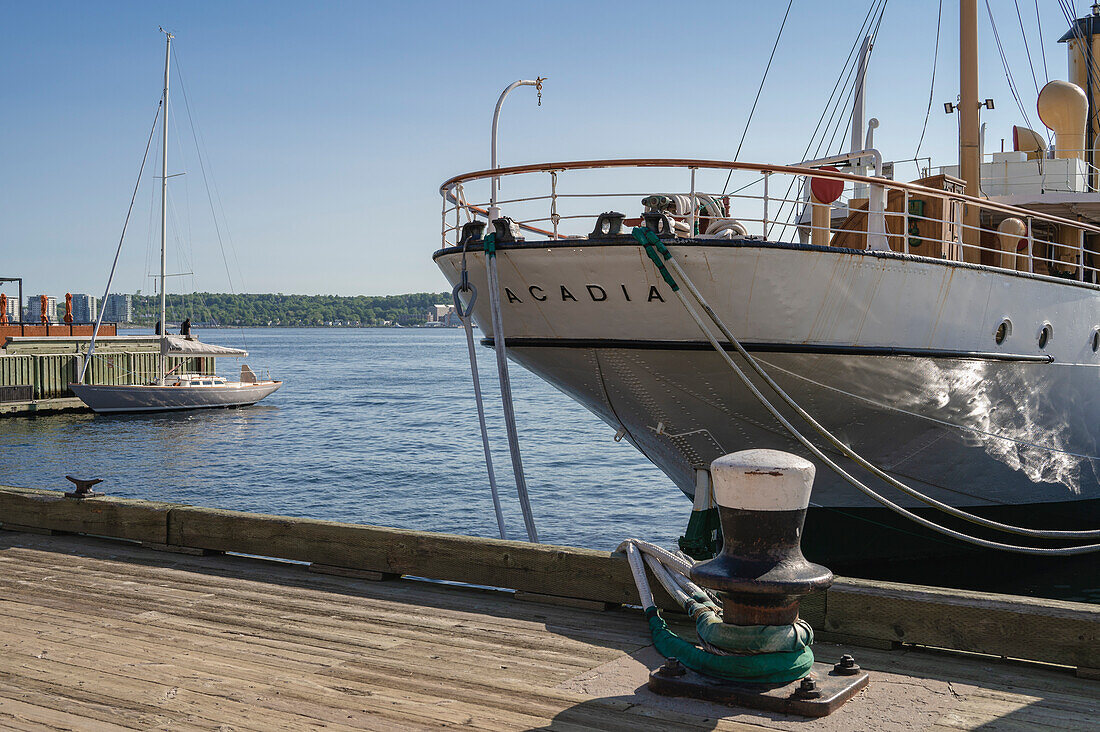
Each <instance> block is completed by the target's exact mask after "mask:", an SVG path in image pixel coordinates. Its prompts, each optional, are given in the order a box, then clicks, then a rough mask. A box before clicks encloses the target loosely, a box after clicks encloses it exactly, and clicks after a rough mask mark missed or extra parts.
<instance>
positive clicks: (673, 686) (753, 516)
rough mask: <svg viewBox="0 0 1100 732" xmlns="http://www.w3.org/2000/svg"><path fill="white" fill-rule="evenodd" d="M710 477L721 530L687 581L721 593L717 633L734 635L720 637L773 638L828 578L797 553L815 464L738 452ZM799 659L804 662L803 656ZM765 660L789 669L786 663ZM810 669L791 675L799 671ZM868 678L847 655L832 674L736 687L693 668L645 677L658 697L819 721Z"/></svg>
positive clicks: (820, 669) (817, 668)
mask: <svg viewBox="0 0 1100 732" xmlns="http://www.w3.org/2000/svg"><path fill="white" fill-rule="evenodd" d="M710 473H711V481H712V486H713V491H714V500H715V502H716V503H717V504H718V515H719V519H720V521H721V524H722V537H723V544H722V551H721V552H720V553H719V554H718V556H716V557H715V558H714V559H711V560H710V561H707V562H702V563H700V564H697V565H695V566H694V567H693V568H692V570H691V579H692V580H693V581H694V582H695V583H696V584H698V585H700V586H702V587H705V588H707V589H710V590H715V591H717V592H718V596H719V598H720V599H721V601H722V626H723V627H726V626H727V625H728V626H733V627H731V628H730V630H731V631H734V630H736V631H737V632H731V633H728V634H725V635H727V636H728V637H731V638H736V637H740V636H743V635H753V634H757V635H761V634H762V635H765V636H767V635H769V634H771V632H772V629H771V628H768V627H767V626H772V627H773V628H774V630H775V631H776V632H777V633H778V632H779V631H780V630H783V631H786V630H788V629H789V628H790V626H792V625H793V624H795V623H796V622H801V621H799V616H798V609H799V602H800V600H801V598H802V597H803V596H805V595H807V594H809V593H811V592H816V591H819V590H824V589H826V588H828V587H829V585H831V584H832V582H833V573H832V572H830V571H829V570H828V569H827V568H825V567H823V566H821V565H819V564H814V563H813V562H810V561H808V560H807V559H806V558H805V557H804V556H802V548H801V539H802V527H803V523H804V522H805V519H806V509H807V508H808V507H809V501H810V491H811V489H812V488H813V480H814V466H813V464H812V463H811V462H809V461H808V460H805V459H803V458H800V457H798V456H797V455H791V454H790V453H785V452H779V451H777V450H744V451H741V452H736V453H732V454H729V455H725V456H723V457H720V458H718V459H717V460H715V461H714V462H713V463H711V470H710ZM762 626H763V627H762ZM802 627H803V628H804V629H805V630H806V632H807V633H808V634H809V636H810V640H807V641H806V644H807V645H803V646H802V647H803V648H804V649H808V643H809V642H810V641H812V633H809V627H808V626H805V624H802ZM719 650H720V651H721V652H723V653H731V654H760V655H757V657H758V658H759V657H761V656H762V655H765V654H761V652H760V651H758V650H753V649H751V648H737V647H725V646H723V647H722V648H721V649H719ZM805 652H806V653H807V655H808V650H806V651H805ZM771 658H773V659H779V660H780V661H782V662H783V663H786V661H784V660H783V659H784V658H785V657H784V656H780V655H778V654H775V655H772V656H771ZM808 660H812V657H811V658H809V659H808ZM807 665H808V664H807ZM807 665H801V666H790V667H789V668H791V669H792V671H794V673H796V674H801V673H803V671H802V669H805V668H807ZM666 666H667V664H666ZM868 679H869V677H868V675H867V673H866V672H865V671H863V670H862V669H860V668H859V666H858V665H856V664H855V661H854V659H852V657H851V656H847V655H846V656H845V657H844V659H843V661H842V663H840V664H837V665H836V667H834V666H833V665H832V664H824V663H813V664H812V666H811V667H810V671H809V673H807V674H805V675H804V676H803V677H802V678H801V679H795V680H794V681H791V682H788V683H785V684H782V683H771V684H766V683H753V682H749V681H735V680H730V679H722V678H716V677H713V676H707V675H704V674H701V673H698V672H696V671H693V670H686V671H685V672H680V673H676V674H673V673H671V672H669V670H668V669H667V668H666V667H662V668H660V669H657V670H656V671H654V672H653V673H652V674H650V680H649V688H650V689H651V690H653V691H655V692H657V693H659V694H667V695H671V696H690V697H695V698H699V699H706V700H708V701H716V702H721V703H725V704H738V705H741V706H746V707H752V708H757V709H766V710H769V711H776V712H784V713H793V714H801V715H805V716H813V717H821V716H825V715H827V714H830V713H831V712H833V711H834V710H835V709H837V708H838V707H840V706H841V705H842V704H844V702H846V701H848V700H849V699H851V698H852V697H853V696H855V694H856V693H857V692H859V690H860V689H862V688H864V687H865V686H867V683H868Z"/></svg>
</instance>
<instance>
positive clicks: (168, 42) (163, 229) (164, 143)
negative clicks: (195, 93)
mask: <svg viewBox="0 0 1100 732" xmlns="http://www.w3.org/2000/svg"><path fill="white" fill-rule="evenodd" d="M160 30H161V32H162V33H164V36H165V45H164V105H163V109H164V117H163V120H162V124H163V133H164V134H163V135H162V137H161V155H160V358H159V359H158V361H157V383H158V384H160V385H161V386H164V377H165V370H166V368H167V360H168V356H167V354H168V320H167V317H166V314H167V302H166V300H165V292H164V279H165V277H166V276H167V273H166V269H165V267H166V266H167V255H166V247H167V243H168V64H169V62H170V60H171V58H172V55H171V54H172V34H171V33H169V32H168V31H166V30H164V29H163V28H161V29H160Z"/></svg>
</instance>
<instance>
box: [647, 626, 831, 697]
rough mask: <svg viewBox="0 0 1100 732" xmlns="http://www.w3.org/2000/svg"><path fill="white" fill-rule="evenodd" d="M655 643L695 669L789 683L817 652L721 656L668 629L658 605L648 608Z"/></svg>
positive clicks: (806, 670) (725, 676)
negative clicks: (658, 610)
mask: <svg viewBox="0 0 1100 732" xmlns="http://www.w3.org/2000/svg"><path fill="white" fill-rule="evenodd" d="M646 618H647V619H648V620H649V632H650V634H651V635H652V637H653V647H654V648H656V649H657V651H658V652H659V653H660V654H661V655H662V656H664V657H665V658H672V657H675V658H678V659H679V660H680V662H681V663H682V664H684V665H685V666H687V667H688V668H690V669H691V670H693V671H698V672H699V673H701V674H706V675H707V676H716V677H718V678H721V679H730V680H732V681H748V682H752V683H758V684H786V683H789V682H791V681H796V680H798V679H801V678H802V677H804V676H805V675H806V674H808V673H809V672H810V669H811V668H812V667H813V663H814V654H813V652H812V651H810V649H809V647H808V646H806V647H804V648H803V649H802V650H801V651H786V652H776V653H757V654H753V655H748V656H719V655H716V654H713V653H708V652H707V651H704V650H703V649H701V648H698V647H696V646H695V644H693V643H690V642H688V641H686V640H684V639H683V638H681V637H680V636H678V635H676V634H675V633H673V632H672V631H671V630H669V628H668V625H667V624H666V623H665V621H664V618H662V617H661V615H660V613H659V612H657V608H656V607H650V608H646Z"/></svg>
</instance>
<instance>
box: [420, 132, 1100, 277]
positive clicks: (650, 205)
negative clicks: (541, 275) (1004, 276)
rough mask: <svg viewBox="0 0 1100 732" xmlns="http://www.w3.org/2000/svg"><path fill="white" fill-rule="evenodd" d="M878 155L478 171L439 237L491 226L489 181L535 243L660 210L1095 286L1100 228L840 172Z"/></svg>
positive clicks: (870, 163)
mask: <svg viewBox="0 0 1100 732" xmlns="http://www.w3.org/2000/svg"><path fill="white" fill-rule="evenodd" d="M877 155H878V153H877V152H876V151H873V150H865V151H860V152H858V153H853V154H849V155H842V156H837V157H835V158H827V159H822V160H816V161H810V162H808V163H803V164H800V165H767V164H758V163H736V162H729V161H716V160H691V159H625V160H586V161H569V162H558V163H543V164H537V165H521V166H513V167H508V168H498V169H496V170H482V171H477V172H473V173H467V174H464V175H459V176H455V177H454V178H451V179H450V180H448V181H446V182H445V183H444V184H443V185H442V186H441V187H440V192H441V194H442V197H443V210H442V224H441V233H440V236H441V242H442V246H443V247H444V248H446V247H448V246H455V245H458V244H460V243H461V241H460V239H461V237H462V232H463V230H464V228H465V226H466V224H468V223H470V222H473V221H482V222H486V223H487V217H488V210H489V207H490V202H489V198H490V190H489V189H490V185H491V183H490V181H491V179H492V178H494V177H496V178H498V179H499V180H500V190H501V194H500V197H498V200H497V206H499V207H500V209H501V212H502V216H504V217H507V218H509V219H511V220H512V221H513V222H514V223H515V224H516V225H518V227H519V230H520V232H521V236H526V237H527V238H528V239H530V240H532V241H535V240H547V241H555V240H580V239H585V238H599V237H606V236H613V235H615V234H629V232H630V227H631V226H636V225H640V224H642V222H643V221H644V218H645V216H646V214H650V215H651V216H652V215H653V214H658V215H660V216H661V217H662V218H665V219H666V220H667V221H668V222H669V227H670V234H671V235H673V236H676V237H680V238H694V239H714V240H731V239H758V240H765V241H780V242H795V243H802V244H808V245H816V246H827V247H842V248H849V249H870V250H879V251H884V252H885V251H890V252H895V253H898V254H905V255H912V256H920V257H927V258H933V259H946V260H951V261H960V262H968V263H971V264H975V265H982V266H986V267H991V268H998V269H1007V270H1013V271H1020V272H1029V273H1033V274H1037V275H1042V276H1051V277H1060V278H1066V279H1075V280H1080V281H1086V282H1090V283H1098V282H1100V275H1098V269H1097V268H1098V266H1100V227H1097V226H1094V225H1092V224H1089V223H1086V222H1084V221H1081V220H1071V219H1068V218H1063V217H1060V216H1055V215H1053V214H1050V213H1046V212H1044V211H1038V210H1031V209H1026V208H1019V207H1015V206H1009V205H1003V204H1000V203H997V202H994V201H989V200H985V199H978V198H971V197H969V196H967V195H965V194H964V193H963V190H964V184H963V181H961V180H959V179H958V178H955V177H953V176H951V175H950V174H947V173H940V174H937V175H930V176H926V177H924V178H922V179H920V180H918V181H914V182H910V183H906V182H900V181H893V180H888V179H886V178H884V177H881V176H862V175H854V174H851V173H847V172H844V171H843V170H840V169H838V168H842V167H844V166H847V165H853V164H854V165H860V166H862V167H863V168H864V169H868V168H869V169H873V170H875V171H880V170H881V169H882V164H881V159H880V158H877ZM611 214H615V215H611ZM975 214H976V215H975ZM973 222H977V223H976V224H975V223H973ZM490 230H492V226H491V225H490Z"/></svg>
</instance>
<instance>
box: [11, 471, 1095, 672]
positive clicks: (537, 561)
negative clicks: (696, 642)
mask: <svg viewBox="0 0 1100 732" xmlns="http://www.w3.org/2000/svg"><path fill="white" fill-rule="evenodd" d="M0 517H3V519H6V520H8V521H11V522H15V523H18V524H22V525H24V526H39V527H41V528H48V529H52V530H58V531H71V532H86V533H92V534H99V535H106V536H118V537H122V538H136V539H139V540H142V541H150V542H155V543H158V544H164V545H167V546H172V547H185V548H190V549H200V550H207V551H210V550H214V551H228V552H238V553H244V554H252V555H259V556H271V557H278V558H282V559H291V560H296V561H303V562H312V563H316V564H318V565H325V566H329V567H336V568H341V569H343V570H354V571H359V572H367V573H377V574H380V575H412V576H417V577H426V578H430V579H439V580H449V581H455V582H464V583H469V584H474V585H483V586H490V587H502V588H509V589H513V590H516V591H518V592H526V593H536V594H539V595H552V596H557V597H569V598H577V599H580V600H584V601H590V602H597V603H615V604H635V603H637V601H638V600H637V590H636V588H635V586H634V581H633V578H632V576H631V574H630V571H629V568H628V566H627V564H626V561H625V559H624V558H623V557H622V556H621V555H618V554H611V553H608V552H600V551H594V550H589V549H576V548H571V547H560V546H551V545H543V544H528V543H524V542H514V541H502V540H499V539H484V538H477V537H467V536H455V535H449V534H436V533H428V532H420V531H409V530H403V529H392V528H386V527H378V526H364V525H356V524H343V523H337V522H331V521H319V520H314V519H301V518H290V517H283V516H267V515H260V514H250V513H243V512H237V511H225V510H218V509H209V508H199V507H192V506H182V505H178V504H158V503H152V502H145V501H127V500H123V499H114V498H110V497H106V498H97V499H92V500H89V501H83V502H80V501H71V500H66V499H62V498H59V494H58V493H56V492H53V491H34V490H29V489H10V488H0ZM370 576H374V574H371V575H370ZM653 584H654V587H655V588H656V587H657V584H656V583H653ZM662 594H663V593H662ZM659 604H662V606H664V607H666V608H676V606H675V604H674V603H673V602H672V600H671V599H670V598H668V597H667V596H663V599H661V600H660V601H659ZM803 616H804V617H805V618H806V619H807V620H808V621H809V622H810V623H811V624H812V625H814V626H815V627H816V628H817V630H818V631H819V632H821V633H822V634H823V635H822V637H823V638H824V637H831V638H838V639H844V640H847V641H849V642H852V643H860V644H864V645H872V646H880V647H881V646H884V645H885V644H887V643H891V644H892V643H897V642H903V643H912V644H920V645H927V646H933V647H940V648H949V649H954V650H962V651H971V652H977V653H986V654H991V655H997V656H1007V657H1012V658H1022V659H1028V660H1034V661H1043V662H1047V663H1056V664H1061V665H1066V666H1073V667H1085V668H1092V667H1095V666H1096V659H1097V658H1100V606H1096V605H1087V604H1084V603H1070V602H1061V601H1056V600H1040V599H1032V598H1021V597H1013V596H1008V595H994V594H990V593H979V592H965V591H957V590H944V589H936V588H929V587H916V586H911V585H902V584H897V583H888V582H873V581H868V580H854V579H838V580H837V582H836V583H835V584H834V585H833V587H832V588H830V589H829V590H828V592H827V593H825V594H819V595H816V596H810V597H808V598H806V600H805V601H804V604H803Z"/></svg>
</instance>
